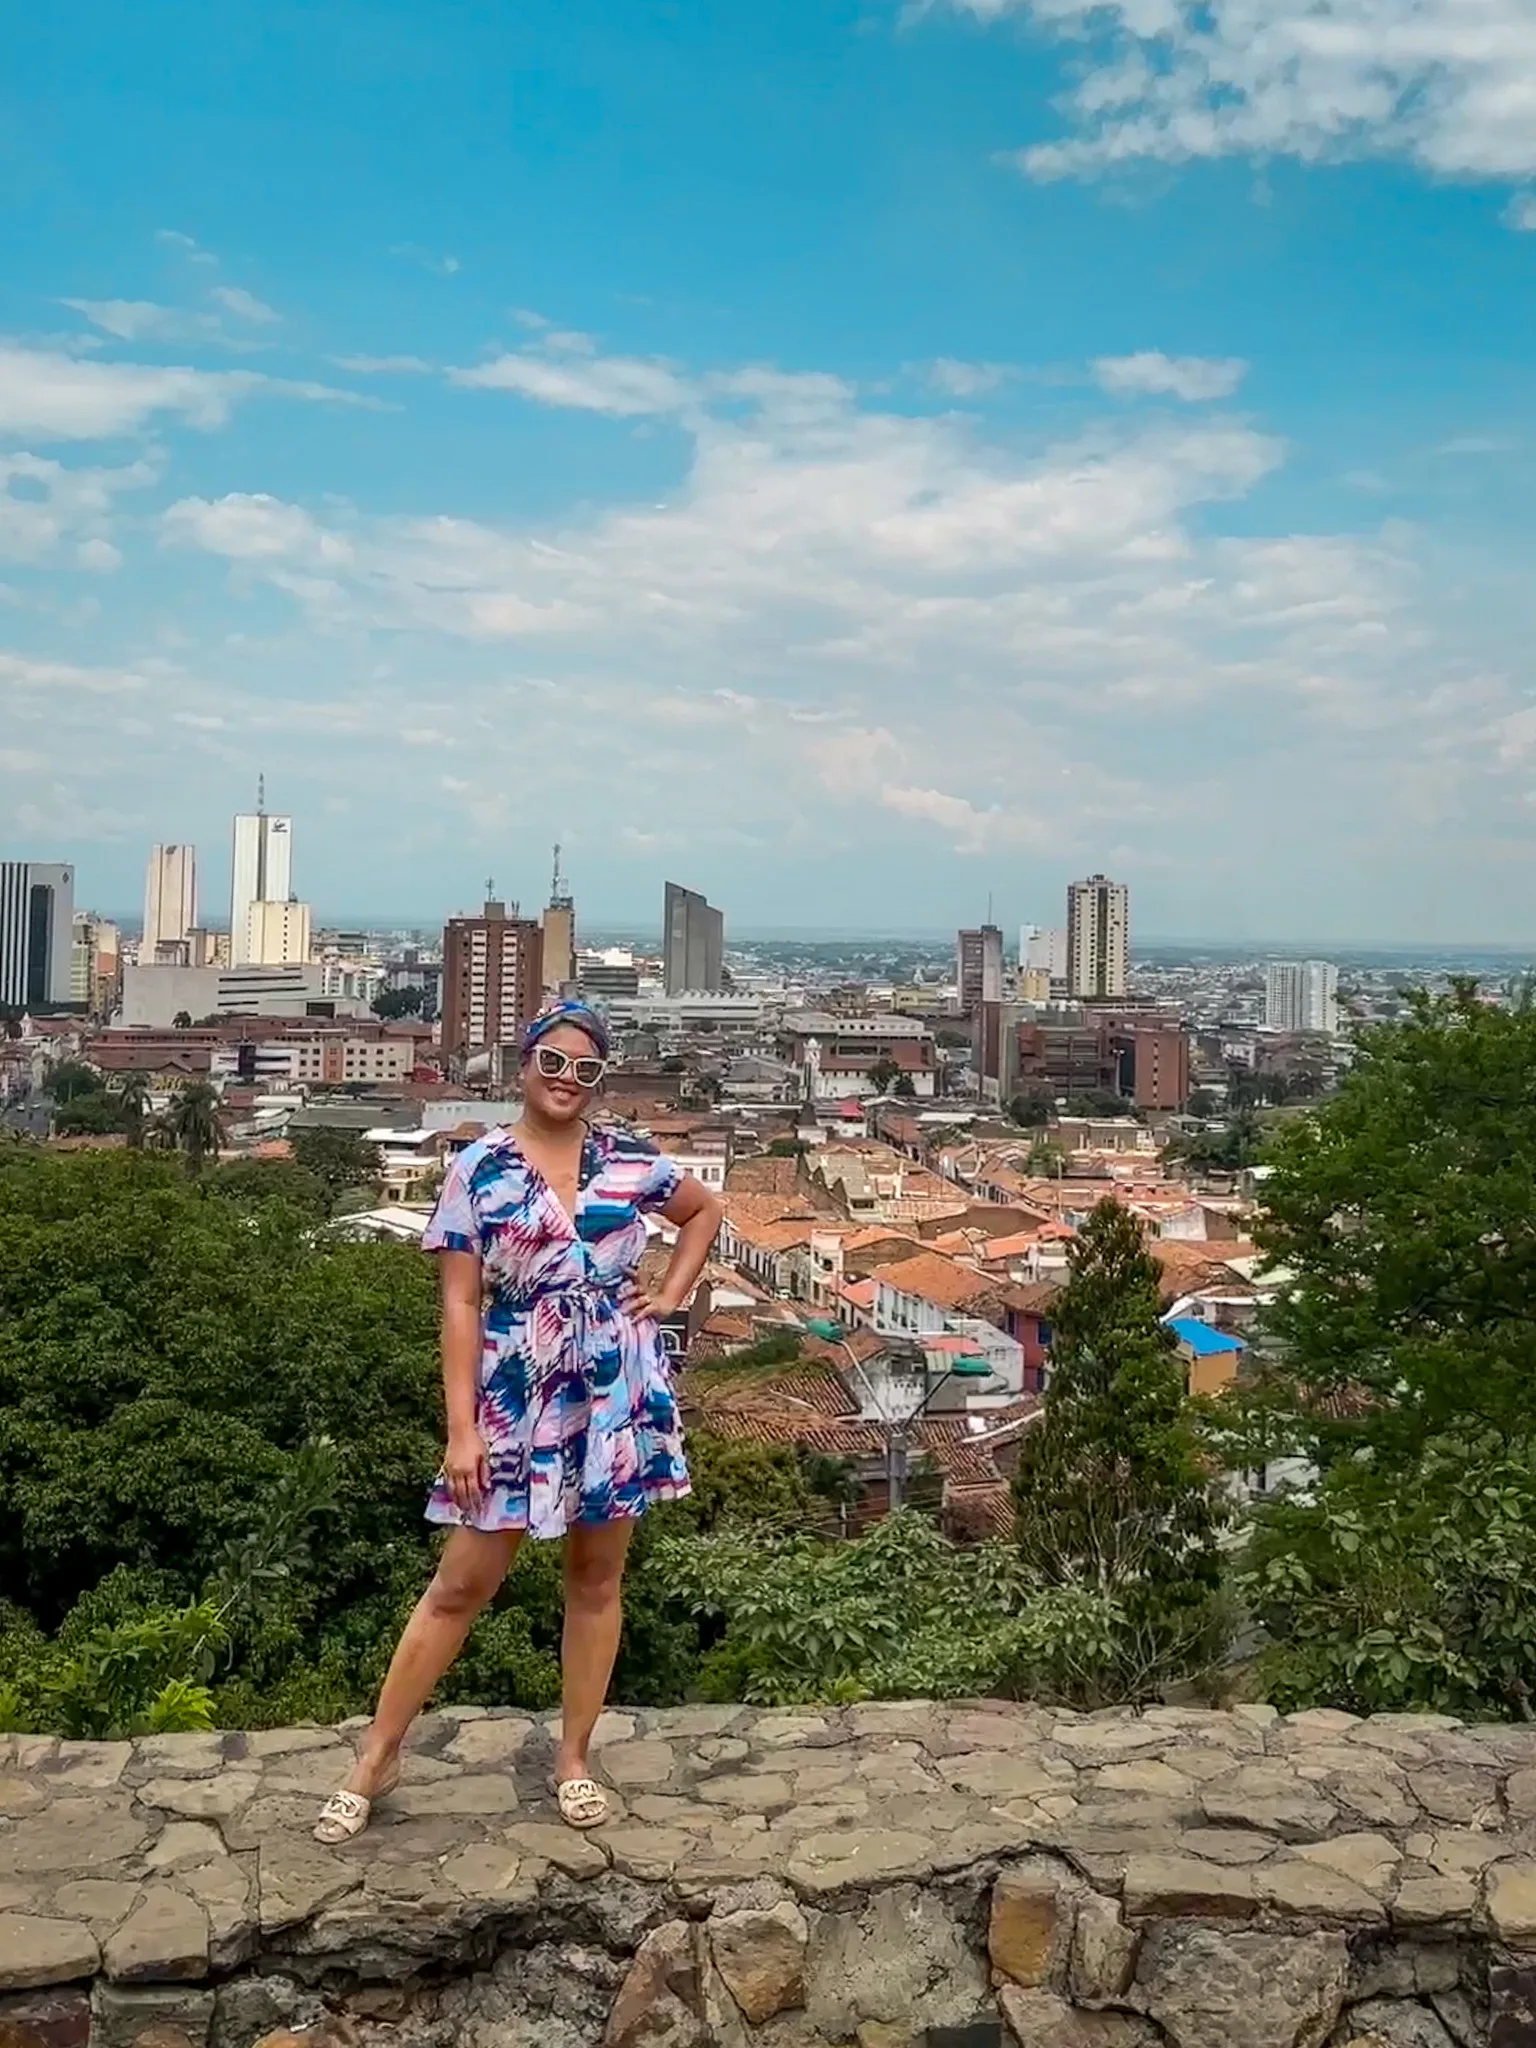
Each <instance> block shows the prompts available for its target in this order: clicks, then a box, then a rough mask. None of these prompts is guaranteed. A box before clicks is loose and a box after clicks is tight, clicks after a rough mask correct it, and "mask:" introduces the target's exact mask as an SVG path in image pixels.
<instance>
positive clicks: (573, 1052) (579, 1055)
mask: <svg viewBox="0 0 1536 2048" xmlns="http://www.w3.org/2000/svg"><path fill="white" fill-rule="evenodd" d="M541 1054H542V1055H543V1057H542V1058H541V1057H540V1055H541ZM556 1054H559V1055H560V1058H559V1059H558V1060H557V1059H556V1058H555V1057H554V1055H556ZM600 1057H601V1055H600V1054H599V1053H598V1050H597V1047H596V1046H595V1045H594V1044H593V1043H592V1041H591V1039H590V1038H589V1037H588V1036H587V1034H586V1032H585V1031H583V1030H582V1028H581V1026H580V1025H579V1024H556V1025H555V1026H554V1027H553V1029H551V1030H549V1031H546V1032H545V1034H544V1036H543V1037H542V1038H541V1039H540V1040H539V1042H538V1044H537V1045H536V1046H535V1047H534V1048H533V1051H532V1052H531V1053H529V1055H528V1057H527V1059H526V1060H524V1062H523V1100H524V1102H525V1103H526V1104H527V1105H528V1107H529V1108H530V1109H531V1110H532V1111H533V1112H534V1114H535V1115H536V1116H541V1117H544V1118H546V1119H547V1120H548V1121H549V1122H550V1123H552V1124H567V1123H574V1122H575V1120H576V1118H577V1117H579V1116H583V1115H585V1113H586V1111H587V1109H588V1107H589V1106H590V1104H591V1101H592V1097H593V1095H594V1094H595V1093H596V1092H597V1085H598V1080H599V1079H600V1078H601V1077H600V1076H598V1077H596V1078H593V1079H591V1080H589V1081H582V1080H578V1079H577V1077H576V1074H575V1072H573V1070H572V1067H571V1064H570V1063H571V1062H572V1061H584V1060H598V1059H600ZM556 1066H559V1067H561V1068H563V1071H561V1072H558V1073H552V1072H549V1071H546V1070H547V1069H550V1068H554V1067H556Z"/></svg>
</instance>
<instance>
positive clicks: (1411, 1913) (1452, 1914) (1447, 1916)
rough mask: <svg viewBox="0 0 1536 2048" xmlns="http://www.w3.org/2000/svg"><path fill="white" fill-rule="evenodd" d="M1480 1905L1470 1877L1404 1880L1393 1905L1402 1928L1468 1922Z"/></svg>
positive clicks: (1394, 1912)
mask: <svg viewBox="0 0 1536 2048" xmlns="http://www.w3.org/2000/svg"><path fill="white" fill-rule="evenodd" d="M1476 1905H1477V1886H1476V1884H1475V1882H1474V1881H1473V1880H1472V1879H1471V1878H1470V1877H1405V1878H1404V1879H1403V1881H1402V1883H1401V1884H1400V1885H1399V1886H1398V1888H1397V1896H1396V1897H1395V1898H1394V1899H1393V1901H1392V1918H1393V1920H1394V1922H1395V1923H1396V1924H1397V1926H1399V1927H1434V1926H1441V1925H1446V1924H1454V1923H1455V1922H1458V1921H1462V1920H1468V1919H1470V1918H1471V1916H1472V1913H1473V1911H1474V1909H1475V1908H1476Z"/></svg>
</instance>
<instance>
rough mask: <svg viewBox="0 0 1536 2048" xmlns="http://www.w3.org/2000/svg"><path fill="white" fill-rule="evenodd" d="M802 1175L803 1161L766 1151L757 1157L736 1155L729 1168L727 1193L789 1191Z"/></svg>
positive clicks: (726, 1184)
mask: <svg viewBox="0 0 1536 2048" xmlns="http://www.w3.org/2000/svg"><path fill="white" fill-rule="evenodd" d="M799 1178H800V1161H799V1160H798V1159H783V1158H779V1157H777V1156H775V1155H771V1154H767V1153H765V1154H763V1156H762V1157H760V1158H757V1159H735V1160H733V1161H732V1162H731V1164H730V1166H729V1168H728V1169H727V1170H726V1176H725V1191H726V1193H727V1194H728V1195H733V1196H734V1195H738V1194H742V1195H748V1194H760V1195H789V1194H793V1193H794V1191H795V1188H796V1186H797V1184H798V1182H799Z"/></svg>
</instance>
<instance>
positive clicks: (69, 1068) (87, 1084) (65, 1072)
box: [47, 1060, 102, 1106]
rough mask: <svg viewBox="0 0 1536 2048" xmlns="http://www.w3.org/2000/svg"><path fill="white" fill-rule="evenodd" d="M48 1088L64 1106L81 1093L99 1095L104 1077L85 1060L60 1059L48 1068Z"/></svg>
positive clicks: (57, 1101) (54, 1097) (51, 1095)
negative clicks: (87, 1064)
mask: <svg viewBox="0 0 1536 2048" xmlns="http://www.w3.org/2000/svg"><path fill="white" fill-rule="evenodd" d="M47 1089H48V1094H49V1095H50V1097H51V1098H52V1099H53V1101H55V1102H56V1103H58V1104H60V1106H62V1105H63V1104H64V1103H66V1102H73V1101H75V1099H76V1098H77V1097H78V1096H81V1095H99V1094H100V1093H101V1090H102V1079H101V1076H100V1074H98V1073H97V1071H96V1069H95V1068H94V1067H88V1066H86V1064H85V1063H84V1061H83V1060H58V1061H56V1062H55V1064H54V1065H53V1066H51V1067H50V1068H49V1069H48V1080H47Z"/></svg>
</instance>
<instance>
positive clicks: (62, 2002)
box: [0, 1991, 91, 2048]
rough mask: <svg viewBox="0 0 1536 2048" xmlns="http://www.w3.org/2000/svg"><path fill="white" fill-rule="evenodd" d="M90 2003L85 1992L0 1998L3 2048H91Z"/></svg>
mask: <svg viewBox="0 0 1536 2048" xmlns="http://www.w3.org/2000/svg"><path fill="white" fill-rule="evenodd" d="M90 2038H91V2002H90V2000H89V1999H88V1998H87V1997H86V1995H85V1993H84V1992H83V1991H34V1992H28V1993H26V1994H24V1995H23V1996H21V1997H19V1998H0V2048H89V2043H90Z"/></svg>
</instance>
